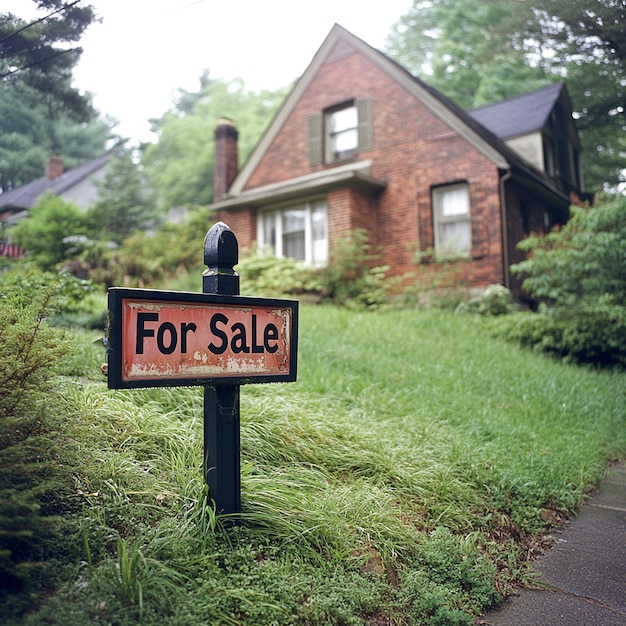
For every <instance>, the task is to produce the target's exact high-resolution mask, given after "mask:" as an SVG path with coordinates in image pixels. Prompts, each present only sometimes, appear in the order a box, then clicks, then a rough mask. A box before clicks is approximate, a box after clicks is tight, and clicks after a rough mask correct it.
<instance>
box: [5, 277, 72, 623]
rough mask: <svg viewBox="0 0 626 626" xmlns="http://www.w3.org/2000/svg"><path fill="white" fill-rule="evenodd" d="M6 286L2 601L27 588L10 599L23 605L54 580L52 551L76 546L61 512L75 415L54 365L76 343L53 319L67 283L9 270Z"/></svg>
mask: <svg viewBox="0 0 626 626" xmlns="http://www.w3.org/2000/svg"><path fill="white" fill-rule="evenodd" d="M61 284H63V281H61ZM0 287H1V288H2V295H1V296H0V302H1V306H0V582H1V583H2V584H0V589H2V591H0V598H1V600H2V602H0V604H2V603H4V602H8V598H9V596H10V595H11V594H12V592H15V591H26V593H25V594H24V593H23V594H22V595H21V596H12V601H11V602H8V604H9V605H12V606H13V608H14V610H17V611H19V609H20V603H19V602H16V601H15V598H16V597H21V598H27V595H28V591H29V590H30V589H31V588H38V587H45V586H46V585H47V584H49V583H50V582H51V579H52V576H51V572H52V571H53V570H54V568H55V567H56V565H55V563H54V562H53V561H50V560H48V557H49V555H50V553H53V554H56V555H60V554H65V553H67V551H68V547H67V546H64V543H65V542H63V541H62V540H61V537H62V535H63V533H64V532H65V531H64V529H65V528H66V526H67V523H66V522H65V521H63V520H62V519H61V518H59V517H58V515H59V514H60V513H62V512H65V511H66V510H67V509H68V505H67V502H68V498H67V494H64V495H62V492H63V491H64V490H65V489H66V487H65V486H64V485H65V481H66V480H67V478H69V477H68V476H67V474H66V472H65V471H64V470H63V467H62V466H63V464H64V462H65V459H66V458H67V454H68V452H67V450H65V449H64V448H63V443H62V441H61V433H63V430H64V428H65V423H66V422H67V418H64V415H65V414H66V409H65V407H64V399H63V395H62V392H61V391H60V389H59V386H58V384H56V382H55V372H54V367H55V365H56V364H57V363H58V362H59V361H60V360H62V359H63V358H64V357H65V356H66V355H67V354H68V353H69V352H70V351H71V347H70V342H69V340H68V339H67V338H66V337H65V335H64V334H63V333H61V332H60V331H58V330H56V329H54V328H51V327H50V326H49V325H48V324H47V323H46V319H47V318H49V317H50V316H51V315H52V314H53V313H54V311H55V306H56V302H57V298H58V294H59V283H54V282H48V283H44V282H43V280H42V275H37V274H31V275H19V276H18V277H16V276H14V275H12V274H5V275H4V276H2V277H1V278H0ZM61 291H62V289H61Z"/></svg>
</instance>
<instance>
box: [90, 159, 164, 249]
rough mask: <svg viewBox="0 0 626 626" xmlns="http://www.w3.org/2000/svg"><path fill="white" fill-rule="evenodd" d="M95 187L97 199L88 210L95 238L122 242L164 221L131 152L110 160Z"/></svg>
mask: <svg viewBox="0 0 626 626" xmlns="http://www.w3.org/2000/svg"><path fill="white" fill-rule="evenodd" d="M96 185H97V187H98V200H97V201H96V202H95V203H94V204H93V205H92V206H91V207H90V208H89V211H88V214H89V221H90V225H91V227H92V228H93V231H94V235H95V236H97V237H99V238H101V239H102V238H105V239H109V240H111V241H114V242H116V243H121V242H122V241H123V240H124V239H125V238H126V237H128V236H129V235H131V234H132V233H134V232H135V231H137V230H140V229H149V228H153V227H155V226H156V225H157V224H158V223H159V222H160V221H161V220H160V216H159V215H158V214H157V210H156V206H155V199H154V195H153V193H152V190H151V187H150V185H149V183H148V181H147V180H146V177H145V176H144V175H143V172H142V171H141V168H140V166H138V165H137V164H136V163H135V162H134V161H133V156H132V153H131V152H130V151H122V152H121V153H119V154H118V155H117V156H116V157H114V158H113V159H111V161H110V163H109V167H108V168H107V172H106V175H105V178H104V181H102V182H101V183H96Z"/></svg>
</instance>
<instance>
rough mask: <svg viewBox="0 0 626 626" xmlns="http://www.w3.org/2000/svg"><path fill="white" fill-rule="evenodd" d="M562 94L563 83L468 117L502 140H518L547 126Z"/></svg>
mask: <svg viewBox="0 0 626 626" xmlns="http://www.w3.org/2000/svg"><path fill="white" fill-rule="evenodd" d="M562 91H563V83H556V84H554V85H549V86H548V87H542V88H541V89H536V90H535V91H531V92H529V93H525V94H522V95H520V96H515V97H514V98H509V99H508V100H502V101H501V102H494V103H493V104H487V105H485V106H482V107H479V108H477V109H473V110H471V111H468V113H469V114H470V115H471V116H472V117H473V118H474V119H475V120H476V121H477V122H479V123H480V124H482V125H483V126H485V128H487V129H488V130H490V131H491V132H492V133H493V134H494V135H496V137H498V138H500V139H509V138H511V137H518V136H520V135H526V134H528V133H533V132H537V131H540V130H541V129H542V128H543V127H544V126H545V124H546V122H547V121H548V116H549V115H550V112H551V111H552V110H553V109H554V105H555V104H556V101H557V100H558V99H559V97H560V96H561V93H562Z"/></svg>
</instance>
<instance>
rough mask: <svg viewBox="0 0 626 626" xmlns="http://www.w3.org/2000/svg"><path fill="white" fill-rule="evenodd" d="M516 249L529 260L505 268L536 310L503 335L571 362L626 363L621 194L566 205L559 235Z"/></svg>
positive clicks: (625, 225)
mask: <svg viewBox="0 0 626 626" xmlns="http://www.w3.org/2000/svg"><path fill="white" fill-rule="evenodd" d="M520 247H521V248H522V249H524V250H526V251H527V252H529V253H530V256H529V258H528V259H527V260H525V261H523V262H522V263H519V264H517V265H515V266H512V268H511V269H512V271H513V272H514V273H516V274H518V275H521V276H523V277H524V282H523V287H524V289H525V290H526V291H527V292H528V293H529V294H530V295H531V296H532V297H533V298H535V299H536V300H538V301H540V302H541V303H543V305H544V306H542V307H540V310H539V313H537V314H532V313H529V314H527V315H528V316H530V317H529V318H521V319H516V320H515V322H514V324H515V326H512V325H511V324H505V325H504V331H503V332H504V333H505V334H506V335H507V336H509V337H514V338H516V339H518V340H519V341H521V343H523V344H526V345H532V346H535V347H537V348H538V349H541V350H544V351H547V352H550V353H553V354H555V355H558V356H562V357H567V358H568V359H570V360H573V361H576V362H580V363H593V364H596V365H600V366H606V365H610V366H612V365H621V366H624V365H626V323H625V320H626V272H625V271H624V267H625V260H626V196H621V195H617V196H613V197H608V198H601V199H600V200H599V201H598V202H597V204H596V205H595V206H593V207H572V218H571V220H570V221H569V222H568V223H567V224H566V225H565V226H564V227H563V228H562V229H560V230H555V231H553V232H551V233H549V234H547V235H545V236H532V237H529V238H528V239H526V240H524V241H523V242H522V243H521V244H520Z"/></svg>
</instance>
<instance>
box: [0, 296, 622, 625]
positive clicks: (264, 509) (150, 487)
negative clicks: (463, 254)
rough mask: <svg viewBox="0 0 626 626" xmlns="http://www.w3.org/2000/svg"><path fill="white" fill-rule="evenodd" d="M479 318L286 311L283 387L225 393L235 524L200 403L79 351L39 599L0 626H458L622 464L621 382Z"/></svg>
mask: <svg viewBox="0 0 626 626" xmlns="http://www.w3.org/2000/svg"><path fill="white" fill-rule="evenodd" d="M487 323H488V322H487V320H485V319H484V318H477V317H469V316H459V315H453V314H451V313H447V312H441V311H389V312H378V313H356V312H350V311H347V310H340V309H336V308H330V307H307V306H304V307H302V309H301V315H300V341H299V368H298V381H297V382H296V383H290V384H277V385H251V386H247V387H242V393H241V396H242V397H241V421H242V424H241V447H242V452H241V464H242V508H243V514H242V516H241V523H240V524H239V525H237V526H231V525H228V526H227V527H226V528H225V527H224V526H225V522H227V521H228V520H224V519H222V518H220V517H219V516H216V515H215V513H214V511H213V510H212V509H211V507H210V506H209V505H208V504H207V501H206V498H205V490H204V486H203V482H202V470H201V466H202V405H203V397H202V390H200V389H189V388H187V389H184V388H170V389H158V390H155V389H143V390H132V391H108V390H107V389H106V386H105V384H104V382H102V377H101V376H100V375H99V370H98V364H99V361H100V360H103V355H102V353H101V354H98V352H97V348H94V347H93V346H91V343H90V341H91V339H93V337H82V339H81V341H82V344H81V345H82V349H81V352H80V355H79V357H76V358H75V359H74V360H73V361H71V362H69V363H67V364H66V365H65V369H64V370H63V376H62V377H60V378H59V381H60V382H59V384H60V389H61V391H62V395H63V398H64V399H65V402H66V405H67V410H68V414H69V418H68V424H67V425H66V428H65V430H64V431H63V432H62V433H61V435H59V436H62V437H63V446H64V450H65V454H66V457H62V458H61V459H60V460H59V463H64V464H65V465H64V467H66V469H67V471H66V477H67V484H66V487H65V491H64V492H63V493H65V494H66V495H65V496H64V497H65V498H66V500H67V502H66V504H67V506H66V510H65V511H64V512H63V515H64V516H65V517H66V518H67V519H68V520H70V522H71V523H70V524H69V525H68V527H67V528H68V530H67V531H66V535H65V536H64V537H63V545H64V552H63V551H61V550H56V551H50V554H49V555H48V557H47V558H48V559H49V561H50V562H51V563H53V564H54V567H52V568H51V570H50V571H52V572H53V574H54V580H56V588H54V589H48V590H47V592H46V593H45V594H43V593H39V595H36V596H32V597H28V599H27V602H26V604H27V605H29V607H30V608H29V610H28V612H27V613H26V615H25V616H21V617H19V618H15V619H12V618H11V610H13V611H15V610H17V609H14V608H13V609H11V606H13V607H15V606H17V604H15V603H13V604H12V605H9V604H7V605H6V606H7V607H9V608H7V609H6V611H5V617H6V619H5V620H4V621H5V622H7V623H16V624H17V623H19V624H53V623H58V624H64V625H66V626H69V625H72V624H76V625H81V626H82V625H84V624H87V623H89V624H133V623H137V622H138V621H139V622H140V623H144V624H159V625H161V624H163V625H165V624H167V625H169V624H171V625H174V624H180V625H181V626H189V625H193V624H208V625H222V624H223V625H238V624H242V625H244V624H245V625H254V626H264V625H267V626H274V625H276V626H279V625H285V626H287V625H294V626H300V625H306V626H317V625H319V626H321V625H339V624H341V625H345V626H350V625H354V626H356V625H371V626H381V625H385V624H389V625H391V624H393V625H407V626H408V625H416V624H431V625H454V624H459V625H461V624H467V625H470V624H472V623H473V621H474V618H475V617H476V616H478V615H480V614H481V613H482V612H484V611H485V610H486V609H487V608H488V607H489V606H491V605H492V604H493V603H495V602H497V601H498V600H499V598H500V597H501V595H502V593H505V592H506V590H507V589H508V588H509V587H510V585H512V584H514V583H516V582H520V581H521V580H523V579H524V577H525V576H527V569H526V567H525V565H526V563H527V561H528V558H530V557H532V556H533V555H535V554H536V552H535V550H536V548H537V547H538V546H540V545H541V537H542V536H543V533H544V532H545V531H546V530H547V529H549V527H550V524H553V523H555V522H558V521H560V520H562V519H564V517H565V516H567V515H569V514H571V513H573V512H574V511H575V510H576V508H577V507H578V506H579V505H580V503H581V502H582V501H583V499H584V497H585V495H586V494H587V493H588V492H589V490H591V489H592V488H593V486H594V485H595V484H596V483H597V482H598V481H599V480H600V479H601V478H602V476H603V474H604V472H605V470H606V467H607V463H608V462H610V461H612V460H617V459H621V458H624V455H625V453H626V413H625V408H624V407H626V385H625V382H626V377H625V374H624V373H623V372H619V371H612V372H611V371H604V372H599V371H594V370H591V369H585V368H581V367H576V366H573V365H563V364H560V363H558V362H556V361H553V360H550V359H549V358H546V357H544V356H541V355H538V354H535V353H532V352H530V351H526V350H522V349H520V348H518V347H516V346H515V345H511V344H507V343H504V342H503V341H502V340H500V339H497V338H494V337H493V336H492V335H491V334H490V333H489V331H488V327H487ZM99 376H100V378H98V377H99ZM24 597H27V596H24V595H22V599H23V598H24ZM18 604H19V603H18ZM1 616H2V610H1V609H0V617H1Z"/></svg>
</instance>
